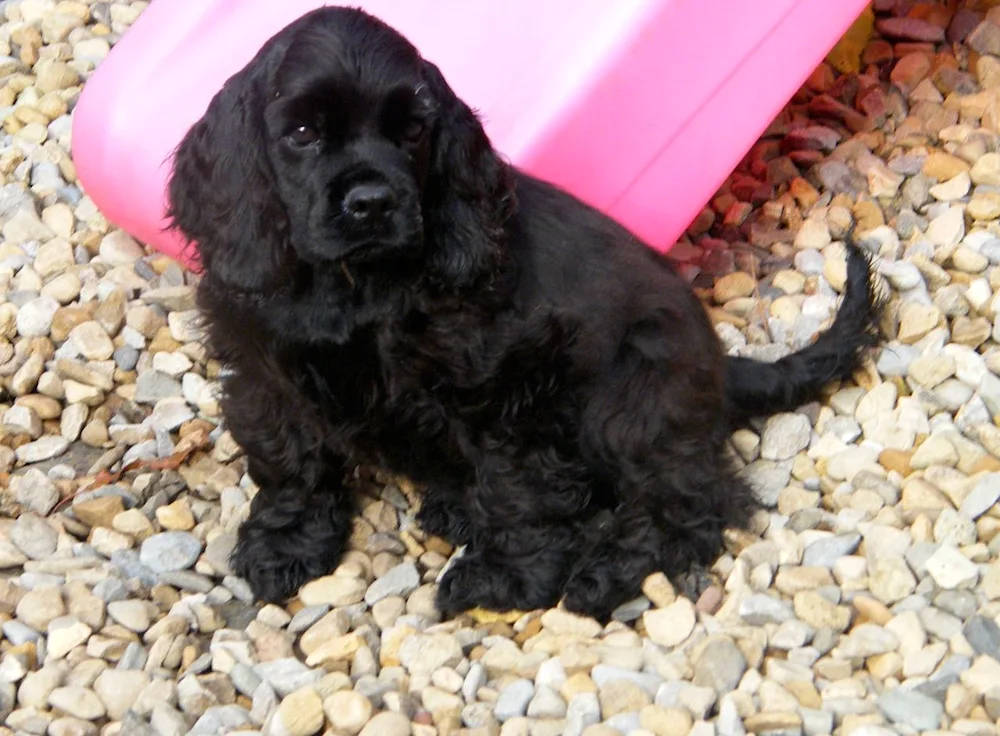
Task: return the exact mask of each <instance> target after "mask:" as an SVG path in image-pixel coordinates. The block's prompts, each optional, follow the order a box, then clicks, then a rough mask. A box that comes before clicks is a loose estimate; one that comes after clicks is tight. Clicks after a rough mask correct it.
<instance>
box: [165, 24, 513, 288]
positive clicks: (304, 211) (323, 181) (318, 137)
mask: <svg viewBox="0 0 1000 736" xmlns="http://www.w3.org/2000/svg"><path fill="white" fill-rule="evenodd" d="M169 195H170V215H171V218H172V220H173V225H174V226H175V227H176V228H178V229H179V230H180V231H181V232H182V233H183V234H184V235H185V236H186V238H187V239H188V240H189V241H191V242H193V243H196V244H197V246H198V255H199V257H200V260H201V263H202V266H203V267H204V269H205V271H206V273H207V275H208V276H209V277H210V280H211V282H212V284H213V288H216V289H226V288H229V289H232V290H238V291H241V292H253V293H259V294H267V293H273V292H275V291H277V290H283V291H284V292H285V293H288V292H289V291H291V292H294V291H295V288H293V281H295V282H297V283H299V285H301V283H313V282H316V281H317V279H315V278H313V277H314V276H315V275H316V273H317V272H322V273H333V272H337V273H339V272H341V270H342V269H344V267H345V266H346V267H347V268H348V269H350V272H351V273H355V274H363V273H366V272H367V273H380V274H382V275H384V274H386V273H390V272H392V273H398V272H399V271H401V270H402V269H404V268H408V269H409V272H408V273H409V274H410V276H409V278H411V280H412V278H413V276H412V274H413V273H414V272H415V271H420V272H422V273H424V274H426V275H427V278H428V279H429V280H431V281H435V282H437V283H441V284H445V285H451V286H456V287H457V286H460V285H462V284H467V283H471V282H473V281H475V280H476V279H478V278H480V277H481V274H482V273H483V272H484V271H486V270H488V269H490V268H492V265H491V264H495V262H496V258H497V253H498V252H499V248H500V241H501V239H502V232H503V225H504V221H505V220H506V218H507V216H508V215H509V213H510V208H511V203H512V191H511V185H510V181H509V173H508V167H507V166H506V165H505V164H503V163H502V162H501V161H500V159H499V158H498V157H497V156H496V154H495V153H494V151H493V149H492V147H491V146H490V143H489V140H488V138H487V137H486V134H485V132H484V131H483V128H482V126H481V125H480V123H479V121H478V119H477V118H476V116H475V115H474V114H473V113H472V111H471V110H470V109H469V108H468V107H467V106H466V105H465V104H464V103H463V102H462V101H461V100H459V99H458V98H457V97H456V96H455V94H454V93H453V92H452V90H451V89H450V88H449V87H448V85H447V83H446V82H445V80H444V78H443V77H442V75H441V73H440V72H439V71H438V69H437V68H436V67H435V66H434V65H433V64H431V63H429V62H427V61H425V60H424V59H423V58H422V57H421V56H420V54H419V53H418V52H417V50H416V49H415V48H414V47H413V46H412V45H411V44H410V43H409V42H408V41H407V40H406V39H404V38H403V37H402V36H401V35H399V34H398V33H397V32H396V31H394V30H393V29H392V28H390V27H389V26H387V25H385V24H384V23H382V22H381V21H379V20H377V19H375V18H373V17H372V16H370V15H367V14H366V13H364V12H362V11H360V10H355V9H350V8H338V7H331V8H322V9H320V10H316V11H313V12H312V13H309V14H308V15H306V16H304V17H303V18H301V19H299V20H298V21H296V22H295V23H293V24H291V25H290V26H288V27H287V28H285V29H284V30H282V31H281V32H279V33H278V34H277V35H276V36H275V37H273V38H272V39H271V40H270V41H269V42H268V43H267V44H266V45H265V46H264V48H262V49H261V51H260V52H259V53H258V54H257V56H256V57H255V58H254V59H253V61H251V62H250V63H249V64H248V65H247V66H246V67H245V68H244V69H243V70H242V71H240V72H239V73H237V74H236V75H234V76H233V77H232V78H231V79H230V80H229V81H228V82H227V83H226V85H225V87H224V88H223V89H222V91H220V92H219V94H218V95H216V97H215V98H214V99H213V100H212V103H211V105H210V106H209V109H208V111H207V112H206V113H205V115H204V116H203V117H202V119H201V120H200V121H198V123H197V124H195V126H193V127H192V129H191V131H189V132H188V134H187V136H186V137H185V138H184V140H183V141H182V143H181V145H180V146H179V147H178V150H177V152H176V156H175V160H174V167H173V173H172V176H171V179H170V187H169ZM303 274H305V275H303ZM329 280H330V279H328V278H326V279H320V281H323V282H324V284H325V286H326V288H328V286H329Z"/></svg>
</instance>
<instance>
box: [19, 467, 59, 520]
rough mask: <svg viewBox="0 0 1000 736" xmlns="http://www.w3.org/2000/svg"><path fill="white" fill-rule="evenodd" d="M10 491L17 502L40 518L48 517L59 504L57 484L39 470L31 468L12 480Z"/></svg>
mask: <svg viewBox="0 0 1000 736" xmlns="http://www.w3.org/2000/svg"><path fill="white" fill-rule="evenodd" d="M10 489H11V491H12V492H13V494H14V500H15V501H17V502H18V503H19V504H20V505H21V506H23V507H24V508H26V509H27V510H29V511H34V512H35V513H36V514H38V515H39V516H48V515H49V513H50V512H51V511H52V509H54V508H55V507H56V504H57V503H59V490H58V489H57V488H56V485H55V483H53V482H52V480H51V479H50V478H49V477H48V476H47V475H45V473H43V472H42V471H41V470H38V469H37V468H29V469H28V470H26V471H25V472H24V473H21V474H19V475H15V476H14V477H13V478H11V479H10Z"/></svg>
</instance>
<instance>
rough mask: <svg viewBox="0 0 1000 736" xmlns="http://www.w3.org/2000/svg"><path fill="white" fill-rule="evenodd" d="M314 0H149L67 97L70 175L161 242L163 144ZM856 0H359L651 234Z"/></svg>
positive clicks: (108, 209) (715, 180)
mask: <svg viewBox="0 0 1000 736" xmlns="http://www.w3.org/2000/svg"><path fill="white" fill-rule="evenodd" d="M324 4H328V3H323V2H321V1H319V0H281V1H280V2H275V0H160V1H159V2H154V3H152V4H151V5H150V7H149V9H148V10H146V11H145V13H144V14H143V15H142V16H141V17H140V19H139V20H138V21H137V22H136V23H135V25H134V26H133V27H132V28H131V30H129V31H128V33H126V34H125V36H124V37H123V38H122V39H121V41H120V42H119V43H118V44H117V45H116V46H115V48H114V49H113V51H112V52H111V54H110V56H109V57H108V58H107V59H106V60H105V61H104V62H103V63H102V65H101V66H100V68H99V69H98V70H97V71H96V72H95V73H94V74H93V76H92V77H91V78H90V80H89V81H88V82H87V84H86V86H85V88H84V91H83V94H82V95H81V97H80V100H79V103H78V105H77V107H76V110H75V113H74V118H75V119H74V129H73V155H74V158H75V161H76V167H77V171H78V175H79V177H80V180H81V182H82V183H83V186H84V188H85V189H86V191H87V192H88V194H89V195H90V196H91V198H92V199H93V200H94V202H95V203H96V204H97V205H98V206H99V207H100V208H101V210H102V211H103V212H104V213H105V214H106V216H107V217H108V218H109V220H111V221H112V222H113V223H115V224H116V225H118V226H120V227H122V228H124V229H125V230H127V231H129V232H130V233H132V234H133V235H134V236H136V237H137V238H139V239H140V240H142V241H145V242H146V243H148V244H150V245H152V246H153V247H155V248H157V249H159V250H161V251H163V252H164V253H167V254H169V255H171V256H174V257H178V258H183V254H182V253H181V250H182V247H183V243H182V241H181V240H180V239H179V238H178V237H177V236H176V235H175V234H173V233H171V232H167V231H165V229H164V227H165V225H166V222H165V220H164V211H165V204H166V194H165V185H166V179H167V176H168V174H169V171H170V158H171V155H172V152H173V150H174V148H175V147H176V146H177V144H178V143H179V142H180V140H181V139H182V138H183V136H184V134H185V133H186V132H187V130H188V129H189V128H190V126H191V125H192V124H193V123H194V122H195V121H196V120H197V119H198V118H199V117H200V116H201V115H202V114H203V113H204V111H205V109H206V108H207V107H208V103H209V102H210V100H211V99H212V97H213V96H214V95H215V93H216V92H217V91H218V90H219V89H220V88H221V87H222V85H223V83H224V82H225V80H226V79H227V78H228V77H230V76H231V75H232V74H234V73H235V72H237V71H239V70H240V69H241V68H242V67H243V66H244V65H245V64H246V63H247V62H248V61H250V59H251V58H252V57H253V56H254V54H256V52H257V51H258V50H259V49H260V47H261V46H262V45H263V43H264V42H265V41H266V40H267V39H268V38H269V37H271V36H272V35H274V34H275V33H276V32H278V31H279V30H280V29H281V28H283V27H284V26H286V25H287V24H288V23H290V22H291V21H293V20H295V19H296V18H298V17H300V16H302V15H303V14H305V13H306V12H308V11H310V10H312V9H314V8H316V7H319V6H321V5H324ZM866 4H867V0H754V1H753V2H747V0H542V1H539V0H503V1H502V2H500V1H498V0H363V2H361V3H360V5H361V6H362V7H364V8H365V9H366V10H368V11H369V12H371V13H373V14H374V15H377V16H379V17H380V18H382V19H383V20H385V21H386V22H387V23H389V24H390V25H392V26H394V27H395V28H397V29H398V30H399V31H400V32H402V33H403V34H404V35H405V36H406V37H407V38H409V39H410V41H411V42H413V44H414V45H415V46H417V48H419V49H420V51H421V53H422V54H423V55H424V56H425V57H426V58H427V59H429V60H431V61H433V62H435V63H436V64H438V66H439V67H440V68H441V69H442V71H443V72H444V74H445V76H446V77H447V79H448V81H449V83H450V84H451V86H452V87H453V89H455V91H456V92H457V93H458V95H459V96H460V97H462V98H463V99H465V100H466V101H467V102H468V103H469V104H471V105H472V106H473V107H475V108H477V109H478V110H479V111H480V112H481V113H482V115H483V117H484V120H485V123H486V128H487V130H488V132H489V134H490V137H491V138H492V140H493V142H494V144H495V146H496V147H497V148H498V149H499V150H500V151H501V152H503V153H504V154H505V155H506V156H507V157H508V158H509V159H510V160H511V161H513V162H514V163H516V164H517V165H519V166H521V167H523V168H525V169H526V170H528V171H529V172H531V173H533V174H535V175H537V176H539V177H541V178H544V179H548V180H549V181H552V182H554V183H556V184H559V185H561V186H563V187H564V188H566V189H568V190H569V191H571V192H573V193H574V194H576V195H577V196H578V197H580V198H582V199H584V200H585V201H587V202H589V203H590V204H592V205H594V206H596V207H598V208H600V209H602V210H603V211H605V212H607V213H608V214H610V215H612V216H613V217H615V218H617V219H619V220H620V221H622V222H623V223H624V224H625V225H627V226H628V227H630V228H631V229H632V230H633V231H634V232H635V233H636V234H638V235H639V236H640V237H642V238H643V239H645V240H647V241H648V242H649V243H650V244H652V245H653V246H655V247H657V248H660V249H662V250H666V249H667V248H669V247H670V246H671V245H672V244H673V242H674V240H675V239H676V238H677V237H678V236H679V235H680V234H681V233H682V232H683V231H684V229H685V228H686V227H687V225H688V224H689V223H690V222H691V220H692V219H693V218H694V216H695V215H696V214H697V213H698V211H699V210H700V208H701V207H702V206H704V204H705V202H707V201H708V200H709V199H710V198H711V196H712V195H713V194H714V193H715V191H716V189H717V188H718V187H719V185H720V184H721V183H722V182H723V181H724V180H725V178H726V177H727V176H728V175H729V173H730V171H731V170H732V169H733V167H735V165H736V164H737V163H738V162H739V160H740V159H741V158H742V156H743V155H744V154H745V153H746V151H747V150H748V149H749V147H750V146H751V145H753V143H754V141H755V140H756V139H757V137H758V136H759V135H760V133H761V132H762V131H763V130H764V128H765V127H766V126H767V125H768V123H769V122H770V121H771V120H772V119H773V117H774V116H775V115H776V114H777V113H778V111H779V110H780V109H781V107H782V106H783V105H784V104H785V103H786V102H787V100H788V99H789V98H790V97H791V95H792V94H793V93H794V92H795V90H796V89H797V88H798V87H799V86H800V85H801V84H802V82H803V81H804V80H805V79H806V77H807V76H808V75H809V74H810V72H811V71H812V70H813V69H814V68H815V66H816V65H817V64H818V63H819V62H820V61H821V60H822V59H823V57H824V56H825V54H826V53H827V52H828V51H829V50H830V49H831V48H832V47H833V45H834V44H835V43H836V41H837V40H838V39H839V37H840V36H841V35H842V34H843V33H844V31H846V29H847V28H848V27H849V26H850V24H851V23H852V22H853V20H854V19H855V18H856V17H857V15H858V14H860V12H861V11H862V9H863V8H864V7H865V5H866Z"/></svg>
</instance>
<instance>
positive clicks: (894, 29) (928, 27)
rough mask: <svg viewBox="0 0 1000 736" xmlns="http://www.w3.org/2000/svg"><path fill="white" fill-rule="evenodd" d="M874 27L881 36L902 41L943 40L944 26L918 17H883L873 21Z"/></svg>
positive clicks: (935, 41)
mask: <svg viewBox="0 0 1000 736" xmlns="http://www.w3.org/2000/svg"><path fill="white" fill-rule="evenodd" d="M875 28H877V29H878V32H879V33H881V34H882V35H883V36H888V37H889V38H900V39H903V40H904V41H919V42H923V43H941V42H942V41H944V28H941V27H940V26H936V25H934V24H933V23H929V22H928V21H926V20H920V19H919V18H883V19H881V20H878V21H875Z"/></svg>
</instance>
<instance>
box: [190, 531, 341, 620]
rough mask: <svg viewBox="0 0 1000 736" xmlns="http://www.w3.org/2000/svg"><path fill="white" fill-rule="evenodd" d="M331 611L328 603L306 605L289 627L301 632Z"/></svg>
mask: <svg viewBox="0 0 1000 736" xmlns="http://www.w3.org/2000/svg"><path fill="white" fill-rule="evenodd" d="M209 546H211V545H209ZM329 611H330V606H328V605H326V604H321V605H318V606H306V607H305V608H303V609H302V610H300V611H299V612H298V613H296V614H295V615H294V616H292V620H291V621H289V622H288V626H287V629H288V630H289V631H290V632H291V633H293V634H300V633H302V632H303V631H305V630H306V629H308V628H309V627H310V626H312V625H313V624H314V623H316V622H317V621H319V620H320V619H321V618H323V617H324V616H325V615H326V614H327V613H329Z"/></svg>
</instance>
